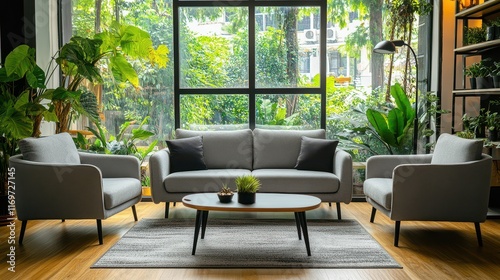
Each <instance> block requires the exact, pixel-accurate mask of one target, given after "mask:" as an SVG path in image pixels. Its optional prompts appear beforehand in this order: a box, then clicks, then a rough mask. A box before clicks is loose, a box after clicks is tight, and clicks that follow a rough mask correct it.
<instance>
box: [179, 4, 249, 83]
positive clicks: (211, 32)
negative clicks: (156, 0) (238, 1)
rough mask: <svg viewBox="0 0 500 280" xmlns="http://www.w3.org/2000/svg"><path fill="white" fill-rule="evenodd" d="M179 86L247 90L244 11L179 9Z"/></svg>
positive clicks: (240, 9)
mask: <svg viewBox="0 0 500 280" xmlns="http://www.w3.org/2000/svg"><path fill="white" fill-rule="evenodd" d="M179 16H180V20H181V23H180V26H179V34H180V35H179V37H180V39H179V45H180V87H181V88H247V87H248V8H246V7H235V8H227V7H210V8H207V7H203V8H198V7H194V8H193V7H181V8H179Z"/></svg>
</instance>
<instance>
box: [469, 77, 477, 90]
mask: <svg viewBox="0 0 500 280" xmlns="http://www.w3.org/2000/svg"><path fill="white" fill-rule="evenodd" d="M469 81H470V88H471V89H476V88H477V83H476V78H469Z"/></svg>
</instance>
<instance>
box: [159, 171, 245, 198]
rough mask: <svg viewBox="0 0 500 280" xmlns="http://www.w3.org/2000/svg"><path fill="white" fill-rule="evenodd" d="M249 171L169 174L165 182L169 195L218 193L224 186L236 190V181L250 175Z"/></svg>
mask: <svg viewBox="0 0 500 280" xmlns="http://www.w3.org/2000/svg"><path fill="white" fill-rule="evenodd" d="M250 174H251V171H250V170H248V169H208V170H194V171H183V172H176V173H172V174H169V175H168V176H167V178H165V180H164V181H163V185H164V186H165V190H166V191H167V192H169V193H203V192H218V191H219V189H220V188H221V186H222V185H223V184H227V185H228V187H229V188H231V189H233V190H234V189H236V186H235V184H234V180H235V179H236V177H238V176H242V175H250Z"/></svg>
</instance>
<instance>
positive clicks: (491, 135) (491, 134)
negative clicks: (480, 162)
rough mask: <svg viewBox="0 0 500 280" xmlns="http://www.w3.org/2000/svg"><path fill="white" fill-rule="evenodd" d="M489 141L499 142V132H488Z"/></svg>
mask: <svg viewBox="0 0 500 280" xmlns="http://www.w3.org/2000/svg"><path fill="white" fill-rule="evenodd" d="M488 133H489V134H488V140H490V141H498V131H497V130H488Z"/></svg>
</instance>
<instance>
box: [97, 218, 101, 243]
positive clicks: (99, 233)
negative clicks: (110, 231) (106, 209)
mask: <svg viewBox="0 0 500 280" xmlns="http://www.w3.org/2000/svg"><path fill="white" fill-rule="evenodd" d="M97 236H98V237H99V245H102V222H101V219H97Z"/></svg>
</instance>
